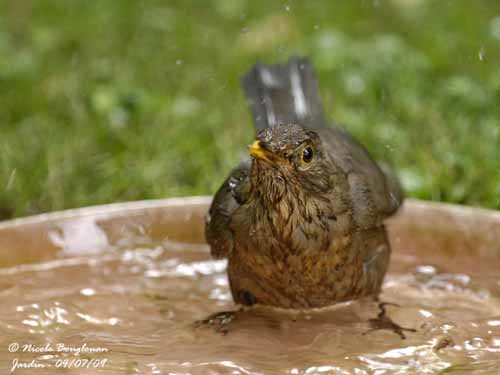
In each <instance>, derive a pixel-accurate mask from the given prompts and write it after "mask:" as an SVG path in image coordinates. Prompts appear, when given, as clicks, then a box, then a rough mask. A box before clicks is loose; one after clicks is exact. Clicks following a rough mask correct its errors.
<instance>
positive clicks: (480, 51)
mask: <svg viewBox="0 0 500 375" xmlns="http://www.w3.org/2000/svg"><path fill="white" fill-rule="evenodd" d="M485 54H486V53H485V51H484V47H481V48H480V49H479V52H478V53H477V57H478V58H479V61H483V60H484V56H485Z"/></svg>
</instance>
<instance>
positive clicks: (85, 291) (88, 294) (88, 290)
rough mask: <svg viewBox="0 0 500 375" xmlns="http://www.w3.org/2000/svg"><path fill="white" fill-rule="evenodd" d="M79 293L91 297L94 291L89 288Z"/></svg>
mask: <svg viewBox="0 0 500 375" xmlns="http://www.w3.org/2000/svg"><path fill="white" fill-rule="evenodd" d="M80 293H81V294H83V295H84V296H93V295H94V294H95V290H94V289H91V288H85V289H82V290H80Z"/></svg>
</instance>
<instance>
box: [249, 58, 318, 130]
mask: <svg viewBox="0 0 500 375" xmlns="http://www.w3.org/2000/svg"><path fill="white" fill-rule="evenodd" d="M242 85H243V88H244V90H245V94H246V96H247V99H248V102H249V105H250V109H251V112H252V116H253V119H254V123H255V128H256V130H257V132H258V131H260V130H262V129H265V128H267V127H273V126H278V125H280V124H287V123H296V124H300V125H302V126H305V127H308V128H321V127H326V124H327V122H326V119H325V115H324V110H323V105H322V103H321V98H320V96H319V90H318V82H317V81H316V78H315V76H314V71H313V68H312V66H311V63H310V62H309V60H308V59H306V58H300V57H292V58H290V59H289V60H288V63H287V64H286V65H281V64H276V65H264V64H260V63H257V64H255V65H254V67H253V68H252V69H251V70H250V71H249V72H248V73H247V74H246V75H245V76H244V77H243V78H242Z"/></svg>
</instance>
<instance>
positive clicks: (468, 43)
mask: <svg viewBox="0 0 500 375" xmlns="http://www.w3.org/2000/svg"><path fill="white" fill-rule="evenodd" d="M499 47H500V2H495V1H488V0H484V1H466V0H463V1H461V0H455V1H441V0H374V1H321V2H320V1H301V2H299V1H286V2H280V1H275V2H270V1H267V0H252V1H250V0H210V1H205V2H201V1H195V0H185V1H175V0H169V1H155V0H149V1H130V0H120V1H115V0H99V1H86V0H66V1H59V0H54V1H49V0H23V1H14V0H12V1H3V0H0V219H7V218H11V217H14V216H24V215H30V214H35V213H39V212H45V211H51V210H59V209H64V208H70V207H79V206H86V205H93V204H100V203H108V202H115V201H126V200H136V199H148V198H161V197H169V196H181V195H192V194H212V193H213V192H214V191H215V190H216V189H217V188H218V186H219V185H220V183H221V182H222V181H223V179H224V177H225V176H226V174H227V173H228V172H229V170H230V169H231V168H232V167H233V166H234V165H235V164H236V163H237V162H238V160H239V159H240V157H241V155H242V153H243V152H244V150H245V146H246V145H247V144H248V143H249V142H250V141H251V138H252V136H253V129H252V124H251V118H250V115H249V112H248V110H247V107H246V104H245V101H244V97H243V94H242V92H241V90H240V87H239V77H240V76H241V74H242V73H244V72H245V71H246V70H247V69H249V68H250V66H251V65H252V64H253V63H254V62H255V61H256V60H257V59H260V60H262V61H264V62H267V63H271V62H278V61H285V60H286V59H287V58H288V57H289V56H290V55H292V54H303V55H308V56H310V58H311V59H312V61H313V63H314V65H315V69H316V72H317V74H318V76H319V79H320V86H321V92H322V96H323V99H324V102H325V106H326V108H327V112H328V115H329V118H331V119H335V121H337V122H340V123H342V124H345V126H346V128H347V129H348V130H349V131H350V132H351V133H353V134H354V135H355V136H356V137H357V138H358V139H360V140H361V141H362V142H363V143H364V144H365V145H366V146H367V147H368V148H369V150H370V151H371V153H372V154H373V155H374V156H375V157H376V158H377V159H379V160H387V161H389V162H390V163H392V164H393V165H394V166H395V168H396V170H397V171H398V173H399V175H400V177H401V179H402V182H403V184H404V186H405V189H406V190H407V192H408V195H410V196H413V197H418V198H423V199H430V200H439V201H447V202H456V203H463V204H470V205H479V206H484V207H490V208H496V209H500V160H499V158H500V155H499V153H500V116H499V115H500V108H499V106H498V103H499V100H500V69H499V68H498V66H499V62H500V59H499V58H500V48H499Z"/></svg>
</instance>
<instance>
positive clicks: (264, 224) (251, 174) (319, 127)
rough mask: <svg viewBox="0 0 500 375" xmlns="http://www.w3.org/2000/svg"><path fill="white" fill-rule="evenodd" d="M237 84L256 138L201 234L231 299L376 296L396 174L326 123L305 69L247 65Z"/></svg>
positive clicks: (302, 61)
mask: <svg viewBox="0 0 500 375" xmlns="http://www.w3.org/2000/svg"><path fill="white" fill-rule="evenodd" d="M242 86H243V89H244V92H245V94H246V96H247V99H248V104H249V107H250V111H251V113H252V116H253V120H254V124H255V130H256V135H255V139H254V141H253V142H252V143H251V144H250V146H249V147H248V154H249V155H248V156H249V157H248V158H246V159H245V160H243V161H242V162H241V163H240V164H239V165H238V166H236V167H235V168H234V169H233V170H232V171H231V172H230V174H229V176H228V177H227V178H226V180H225V181H224V182H223V184H222V185H221V187H220V188H219V189H218V191H217V192H216V193H215V195H214V198H213V200H212V203H211V206H210V208H209V211H208V213H207V215H206V222H205V237H206V241H207V243H208V245H209V246H210V253H211V255H212V257H213V258H215V259H224V258H226V259H227V275H228V281H229V286H230V290H231V294H232V297H233V300H234V302H235V303H236V304H239V305H242V306H252V305H255V304H259V305H265V306H274V307H279V308H284V309H310V308H321V307H326V306H330V305H334V304H336V303H339V302H345V301H349V300H355V299H359V298H362V297H367V296H371V297H373V298H375V299H376V298H377V297H378V295H379V293H380V291H381V286H382V282H383V280H384V276H385V274H386V272H387V268H388V265H389V260H390V254H391V247H390V243H389V239H388V235H387V231H386V227H385V225H384V220H385V219H387V218H388V217H390V216H391V215H394V214H395V213H396V212H397V211H398V209H399V207H400V206H401V204H402V203H403V200H404V194H403V191H402V188H401V187H400V184H399V182H398V180H397V178H396V177H395V174H394V173H393V172H391V171H390V170H388V169H387V168H383V167H381V166H379V165H378V164H377V163H376V162H375V160H374V159H373V158H372V157H371V156H370V154H369V153H368V151H367V150H366V148H365V147H363V146H362V145H361V144H360V143H359V142H358V141H357V140H355V139H354V138H353V137H352V136H351V135H350V134H349V133H348V132H347V131H346V130H345V129H344V128H343V127H341V126H339V125H335V124H333V125H330V124H328V122H327V120H326V118H325V111H324V108H323V104H322V101H321V98H320V94H319V86H318V81H317V80H316V77H315V74H314V70H313V67H312V64H311V62H310V60H309V59H308V58H305V57H298V56H292V57H291V58H290V59H289V60H288V61H287V62H286V63H282V64H280V63H278V64H272V65H266V64H262V63H257V64H255V65H254V66H253V67H252V68H251V69H250V70H249V71H248V72H247V73H246V74H245V75H244V76H243V77H242Z"/></svg>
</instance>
